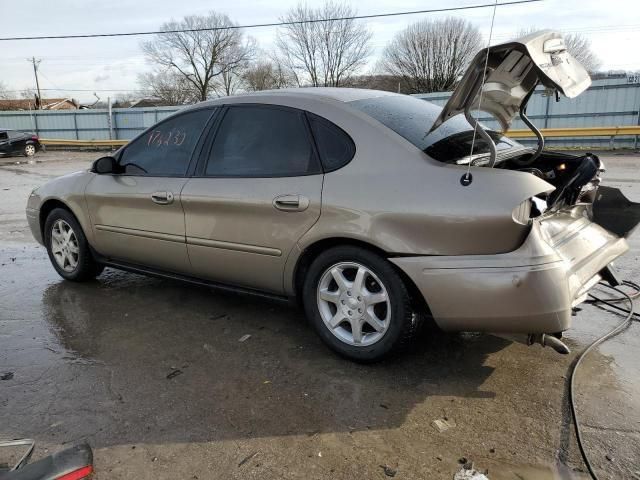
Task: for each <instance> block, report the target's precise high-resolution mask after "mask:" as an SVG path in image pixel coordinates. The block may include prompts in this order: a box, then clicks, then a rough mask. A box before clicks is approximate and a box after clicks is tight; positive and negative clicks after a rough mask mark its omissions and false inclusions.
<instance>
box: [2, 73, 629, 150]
mask: <svg viewBox="0 0 640 480" xmlns="http://www.w3.org/2000/svg"><path fill="white" fill-rule="evenodd" d="M639 80H640V79H638V78H635V77H622V76H620V77H616V78H605V79H599V80H594V82H593V84H592V86H591V87H590V88H589V89H588V90H587V91H586V92H584V93H583V94H582V95H580V96H579V97H577V98H575V99H567V98H564V97H561V100H560V102H556V101H555V98H554V97H552V96H546V95H545V94H544V91H543V90H542V89H539V90H537V91H536V92H535V93H534V95H533V97H532V98H531V101H530V102H529V107H528V109H527V113H528V114H529V117H530V118H531V119H532V121H533V122H534V123H535V124H536V125H537V126H538V127H540V128H571V127H574V128H575V127H606V126H625V125H626V126H632V125H633V126H636V125H640V82H639ZM449 95H450V92H446V93H427V94H419V95H416V96H417V97H418V98H423V99H425V100H429V101H431V102H434V103H436V104H439V105H444V104H445V103H446V101H447V99H448V98H449ZM179 108H180V107H149V108H116V109H113V110H112V115H111V116H109V111H108V110H106V109H100V110H58V111H42V110H40V111H20V112H0V128H12V129H17V130H27V131H33V132H36V133H37V134H38V135H39V136H41V137H43V138H48V139H67V140H113V139H116V140H129V139H131V138H133V137H135V136H136V135H137V134H138V133H140V132H142V131H143V130H144V129H146V128H147V127H150V126H152V125H153V124H154V123H156V122H157V121H158V120H161V119H163V118H165V117H167V116H168V115H170V114H171V113H173V112H175V111H176V110H178V109H179ZM481 119H482V121H483V122H485V123H486V124H488V125H489V126H491V127H497V123H496V122H495V121H494V120H492V119H491V118H484V117H482V116H481ZM512 128H513V129H521V128H526V126H525V125H524V124H523V123H522V121H521V120H519V119H518V120H516V121H514V123H513V125H512ZM522 141H523V142H525V143H526V142H533V141H535V140H533V139H525V140H522ZM547 142H548V144H549V145H550V146H561V147H579V148H594V147H595V148H597V147H607V148H609V147H615V148H623V147H624V148H629V147H632V148H637V147H639V146H640V144H639V143H638V137H637V136H635V137H634V136H617V137H615V139H613V138H609V137H602V136H599V137H581V138H578V137H574V138H570V137H566V138H548V139H547ZM612 142H614V143H612Z"/></svg>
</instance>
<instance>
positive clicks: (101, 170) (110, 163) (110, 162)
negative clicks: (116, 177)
mask: <svg viewBox="0 0 640 480" xmlns="http://www.w3.org/2000/svg"><path fill="white" fill-rule="evenodd" d="M117 165H118V163H117V161H116V159H115V158H113V157H109V156H107V157H101V158H99V159H98V160H96V161H95V162H93V171H94V172H96V173H98V174H101V175H102V174H109V173H115V171H116V167H117Z"/></svg>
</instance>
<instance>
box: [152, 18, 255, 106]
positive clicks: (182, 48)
mask: <svg viewBox="0 0 640 480" xmlns="http://www.w3.org/2000/svg"><path fill="white" fill-rule="evenodd" d="M232 26H235V24H234V23H233V22H232V21H231V20H230V19H229V17H227V16H226V15H222V14H219V13H216V12H210V13H209V14H208V15H206V16H187V17H184V19H182V20H181V21H171V22H169V23H165V24H163V25H162V26H161V29H162V30H192V31H188V32H173V33H161V34H158V35H157V36H156V37H155V38H154V39H153V40H151V41H148V42H144V43H143V44H142V50H143V51H144V53H145V54H146V55H147V58H148V59H149V60H150V61H151V62H152V63H155V64H156V65H158V66H160V67H164V68H165V69H167V70H170V71H173V72H175V73H177V74H179V75H181V76H182V77H183V78H184V79H185V80H186V81H187V82H189V83H190V84H191V85H193V87H194V89H195V91H197V92H198V100H206V99H207V97H208V96H209V95H210V94H211V92H212V91H213V88H214V85H213V83H214V79H215V78H216V77H218V76H219V75H222V74H223V73H225V72H227V71H228V70H230V69H232V68H234V67H235V66H236V65H237V64H239V63H241V62H244V61H245V60H246V57H247V55H248V53H249V52H248V48H247V45H246V44H245V43H244V39H243V33H242V31H241V30H239V29H237V28H228V27H232ZM203 28H206V29H213V30H197V29H203ZM194 30H197V31H194Z"/></svg>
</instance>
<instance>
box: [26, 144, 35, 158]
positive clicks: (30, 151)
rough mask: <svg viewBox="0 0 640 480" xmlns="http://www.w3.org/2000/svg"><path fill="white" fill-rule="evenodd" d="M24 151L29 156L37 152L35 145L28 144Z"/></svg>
mask: <svg viewBox="0 0 640 480" xmlns="http://www.w3.org/2000/svg"><path fill="white" fill-rule="evenodd" d="M24 153H25V155H26V156H27V157H33V156H34V155H35V154H36V147H35V146H33V145H27V146H26V147H24Z"/></svg>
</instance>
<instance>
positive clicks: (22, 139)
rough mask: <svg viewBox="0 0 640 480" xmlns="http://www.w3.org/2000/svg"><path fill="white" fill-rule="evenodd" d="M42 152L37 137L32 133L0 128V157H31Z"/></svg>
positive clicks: (41, 146) (42, 147) (42, 148)
mask: <svg viewBox="0 0 640 480" xmlns="http://www.w3.org/2000/svg"><path fill="white" fill-rule="evenodd" d="M40 150H44V146H43V145H42V144H41V143H40V140H39V139H38V136H37V135H36V134H34V133H29V132H21V131H19V130H8V129H2V128H0V155H1V156H8V155H24V156H25V157H33V156H34V155H35V154H36V152H39V151H40Z"/></svg>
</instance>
